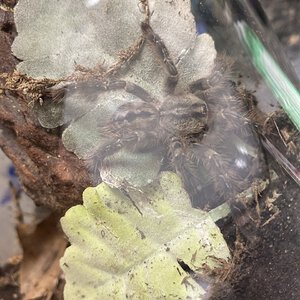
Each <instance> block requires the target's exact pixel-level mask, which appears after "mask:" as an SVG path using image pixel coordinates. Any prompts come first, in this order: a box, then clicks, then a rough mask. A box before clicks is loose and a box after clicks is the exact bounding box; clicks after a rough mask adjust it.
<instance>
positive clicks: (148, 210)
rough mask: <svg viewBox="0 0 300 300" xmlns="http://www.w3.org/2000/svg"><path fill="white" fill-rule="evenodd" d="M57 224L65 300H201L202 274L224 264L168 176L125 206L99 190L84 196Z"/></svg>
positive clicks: (207, 224)
mask: <svg viewBox="0 0 300 300" xmlns="http://www.w3.org/2000/svg"><path fill="white" fill-rule="evenodd" d="M61 224H62V227H63V230H64V232H65V233H66V235H67V236H68V238H69V241H70V243H71V246H70V247H69V248H67V250H66V252H65V255H64V257H63V258H62V259H61V267H62V269H63V271H64V273H65V278H66V285H65V290H64V297H65V299H66V300H76V299H97V300H98V299H203V296H204V295H205V288H207V284H208V282H209V280H208V279H207V276H206V275H205V270H207V269H213V268H214V267H218V268H220V267H222V263H224V262H226V261H228V260H229V258H230V253H229V249H228V247H227V245H226V242H225V240H224V239H223V236H222V234H221V232H220V230H219V228H218V227H217V226H216V225H215V223H214V222H213V220H212V219H211V217H210V215H209V214H208V213H205V212H203V211H200V210H197V209H194V208H192V207H191V204H190V199H189V197H188V195H187V193H186V191H185V190H184V189H183V187H182V184H181V181H180V179H179V178H178V176H177V175H176V174H174V173H171V172H165V173H162V174H161V176H160V179H159V181H157V182H156V183H153V184H151V185H149V186H148V187H147V188H145V190H144V191H143V192H141V191H135V192H133V193H132V194H131V199H129V198H127V197H126V196H124V195H123V194H122V193H121V192H120V191H119V190H117V189H112V188H110V187H109V186H108V185H106V184H105V183H101V184H100V185H99V186H97V187H90V188H87V189H86V190H85V191H84V193H83V205H78V206H75V207H72V208H71V209H69V210H68V211H67V213H66V215H65V216H64V217H63V218H62V219H61ZM180 262H181V264H180ZM183 262H184V264H185V265H187V266H189V268H190V269H191V270H192V271H193V272H195V273H194V274H195V276H191V275H190V274H188V273H187V272H186V271H185V270H183V268H182V263H183ZM204 283H205V284H204Z"/></svg>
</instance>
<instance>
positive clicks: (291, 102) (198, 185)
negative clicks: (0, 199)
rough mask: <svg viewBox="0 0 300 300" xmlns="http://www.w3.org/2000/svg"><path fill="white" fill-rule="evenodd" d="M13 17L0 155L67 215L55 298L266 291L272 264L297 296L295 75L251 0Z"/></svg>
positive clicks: (40, 11) (80, 5) (152, 0)
mask: <svg viewBox="0 0 300 300" xmlns="http://www.w3.org/2000/svg"><path fill="white" fill-rule="evenodd" d="M14 20H15V24H16V32H17V37H16V38H15V39H14V42H13V44H12V48H11V49H12V51H13V54H14V56H15V57H17V58H18V59H19V60H20V61H19V63H18V64H16V62H14V63H12V65H14V64H15V67H16V69H17V72H14V73H9V74H6V75H5V76H3V77H4V78H5V83H4V86H3V90H4V91H5V97H6V98H5V99H6V100H5V101H6V102H5V101H4V102H3V103H4V104H3V107H5V105H6V106H7V107H10V104H9V103H10V102H9V101H11V103H13V105H18V109H19V111H20V112H22V113H23V115H22V116H24V117H23V118H20V117H19V115H18V114H16V113H15V112H11V114H10V115H5V114H3V116H5V117H6V118H7V120H8V121H7V124H8V125H7V126H8V128H10V129H11V128H12V130H13V132H14V134H15V136H16V137H17V139H16V144H14V147H13V148H11V149H10V148H5V147H4V151H6V153H7V155H8V156H10V157H11V158H12V160H13V162H14V163H15V165H16V168H17V170H18V172H19V176H20V178H21V180H22V182H23V185H24V186H25V189H26V190H27V191H28V193H29V194H30V196H31V197H32V198H33V199H34V200H35V202H37V203H39V204H43V205H46V206H49V207H51V208H52V209H53V210H60V211H63V212H64V213H66V214H65V216H64V217H63V218H62V219H61V224H62V227H63V230H64V232H65V233H66V235H67V236H68V238H69V240H70V242H71V246H70V247H69V248H67V250H66V252H65V255H64V257H63V258H62V259H61V268H62V269H63V271H64V272H65V278H66V285H65V290H64V296H65V299H72V300H73V299H81V298H83V297H85V298H86V299H100V298H103V299H125V298H127V299H163V298H164V299H171V298H172V299H210V298H212V299H215V298H219V299H274V298H275V297H276V296H277V293H278V292H277V291H276V290H275V289H274V293H273V291H271V288H270V287H272V285H273V282H276V284H277V281H278V279H277V278H276V276H275V275H274V274H275V273H276V274H277V273H278V274H282V276H283V277H282V278H283V279H282V280H283V281H282V282H281V283H280V284H279V283H278V289H281V290H282V289H283V293H284V297H286V298H282V299H292V298H288V295H292V293H294V294H296V293H298V294H299V292H300V291H297V290H285V289H284V287H286V286H287V284H288V282H289V281H292V282H294V281H295V282H294V284H296V281H297V280H298V279H299V277H298V274H300V273H299V272H298V273H297V267H295V268H294V267H293V266H292V262H295V261H297V259H299V256H297V250H296V248H295V247H294V246H293V245H291V244H292V239H293V237H292V236H291V232H292V231H293V230H294V231H295V230H296V228H297V224H298V223H297V220H298V218H297V216H296V215H293V212H296V211H297V209H298V207H297V204H296V201H295V199H296V197H297V193H298V191H299V183H300V180H299V133H298V130H299V128H300V117H299V116H300V101H299V100H300V97H299V92H298V90H297V87H298V86H299V82H298V78H297V77H296V75H295V72H294V70H293V69H292V67H291V65H290V62H289V61H288V59H287V58H286V56H285V53H284V51H283V50H282V48H281V46H280V44H279V42H278V40H277V38H276V37H275V35H274V34H273V32H272V29H271V28H270V26H269V23H268V20H267V18H266V16H265V13H264V11H263V9H262V8H261V6H260V4H259V2H258V1H256V0H252V1H250V0H249V1H246V0H245V1H237V0H236V1H235V0H230V1H229V0H228V1H226V0H222V1H212V0H207V1H201V0H198V1H194V0H192V1H191V2H190V1H158V0H149V1H147V0H143V1H137V0H124V1H117V0H101V1H97V0H95V1H88V0H86V1H82V0H76V1H75V0H66V1H63V2H59V3H58V2H57V1H54V0H48V1H40V0H31V1H25V0H19V1H18V4H17V5H16V7H15V9H14ZM13 37H14V36H12V38H13ZM12 69H13V68H11V69H10V70H12ZM18 101H20V102H18ZM16 103H17V104H16ZM18 103H19V104H18ZM281 107H282V109H281ZM18 109H17V111H18ZM0 112H1V111H0ZM1 116H2V115H1ZM3 116H2V119H3V118H4V117H3ZM18 117H19V119H17V120H18V122H15V121H14V120H15V119H16V118H18ZM24 120H25V121H24ZM5 124H6V123H5ZM4 145H5V144H4ZM19 148H20V149H22V151H23V152H22V155H23V156H24V157H25V158H20V156H22V155H21V154H20V153H19V152H18V149H19ZM24 161H25V162H26V163H24ZM28 166H29V167H28ZM28 170H30V171H28ZM283 170H284V171H283ZM33 183H34V184H33ZM91 186H93V187H91ZM85 188H87V189H85ZM84 189H85V191H84V192H83V205H78V206H74V205H76V204H78V203H80V202H81V196H79V195H80V194H81V192H82V191H83V190H84ZM298 202H299V201H298ZM71 206H73V207H71ZM69 207H71V208H70V209H69V210H68V211H67V209H68V208H69ZM287 220H288V221H287ZM285 221H286V222H288V224H289V225H286V226H285V223H284V222H285ZM282 237H284V239H286V240H287V241H288V242H286V243H285V244H283V243H282ZM294 238H295V239H296V240H298V234H297V233H296V232H295V236H294ZM290 245H291V246H290ZM271 248H272V250H273V251H271V250H270V249H271ZM285 248H286V249H285ZM285 250H286V251H288V252H289V251H291V253H292V254H291V255H290V256H288V254H287V253H288V252H285ZM298 252H299V251H298ZM280 255H282V256H280ZM279 257H280V258H279ZM261 258H264V259H265V261H262V260H261ZM280 259H282V261H279V260H280ZM270 265H271V266H274V270H273V269H270ZM283 265H286V266H287V268H294V269H293V271H294V272H295V273H293V274H294V275H293V278H289V277H288V276H287V274H286V273H284V268H283ZM270 272H273V273H274V272H275V273H274V274H273V273H271V274H270ZM284 275H285V276H284ZM260 278H264V281H261V280H260ZM276 280H277V281H276ZM249 282H250V283H249ZM281 290H280V291H281ZM259 293H261V295H263V298H259V296H261V295H259ZM294 294H293V295H294ZM268 297H269V298H268ZM295 299H296V298H295Z"/></svg>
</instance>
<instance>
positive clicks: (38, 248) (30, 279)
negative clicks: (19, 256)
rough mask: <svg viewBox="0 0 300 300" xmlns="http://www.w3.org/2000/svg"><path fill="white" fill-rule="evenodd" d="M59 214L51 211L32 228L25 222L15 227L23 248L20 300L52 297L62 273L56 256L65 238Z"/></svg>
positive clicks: (58, 255)
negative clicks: (60, 226) (50, 213)
mask: <svg viewBox="0 0 300 300" xmlns="http://www.w3.org/2000/svg"><path fill="white" fill-rule="evenodd" d="M58 222H59V216H57V215H54V214H52V215H50V216H49V217H47V218H46V219H45V220H44V221H43V222H41V223H40V224H39V225H37V226H36V227H35V229H34V230H32V228H29V227H28V225H24V224H20V225H18V227H17V232H18V235H19V239H20V243H21V245H22V248H23V253H24V254H23V261H22V263H21V267H20V277H19V282H20V292H21V294H23V300H30V299H36V298H39V299H40V298H42V299H51V297H52V295H53V293H54V292H55V289H56V286H57V284H58V281H59V279H60V276H61V269H60V267H59V259H60V258H61V256H62V255H63V253H64V250H65V248H66V246H67V241H66V239H65V236H64V234H63V233H62V231H61V230H60V228H59V227H58V224H59V223H58Z"/></svg>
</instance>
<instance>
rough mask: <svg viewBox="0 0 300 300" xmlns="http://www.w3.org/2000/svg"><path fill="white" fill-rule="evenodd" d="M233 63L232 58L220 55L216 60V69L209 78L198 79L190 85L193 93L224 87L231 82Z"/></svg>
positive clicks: (214, 68)
mask: <svg viewBox="0 0 300 300" xmlns="http://www.w3.org/2000/svg"><path fill="white" fill-rule="evenodd" d="M232 65H233V62H232V60H231V59H230V58H228V57H226V56H224V55H220V56H218V57H217V58H216V59H215V62H214V67H213V69H212V71H211V74H210V75H209V76H208V77H205V78H201V79H198V80H196V81H194V82H193V83H191V84H190V86H189V88H190V91H191V92H192V93H195V92H197V91H206V90H208V89H211V88H215V87H218V86H219V87H222V85H223V84H224V83H225V82H229V81H230V76H229V75H230V72H231V67H232Z"/></svg>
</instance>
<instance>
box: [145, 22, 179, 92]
mask: <svg viewBox="0 0 300 300" xmlns="http://www.w3.org/2000/svg"><path fill="white" fill-rule="evenodd" d="M141 27H142V31H143V33H144V35H145V36H146V38H147V39H148V40H149V41H150V42H151V43H152V44H153V45H154V47H155V48H156V50H157V52H158V54H159V56H160V59H161V60H162V61H163V62H164V64H165V66H166V69H167V71H168V73H169V76H168V78H167V82H166V90H167V92H168V93H172V92H173V91H174V89H175V87H176V84H177V82H178V78H179V75H178V71H177V68H176V66H175V64H174V62H173V61H172V58H171V57H170V54H169V51H168V49H167V47H166V45H165V43H164V42H163V40H162V39H161V38H160V37H159V35H158V34H156V33H155V32H154V31H153V29H152V27H151V26H150V25H149V24H148V23H145V22H142V24H141Z"/></svg>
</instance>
